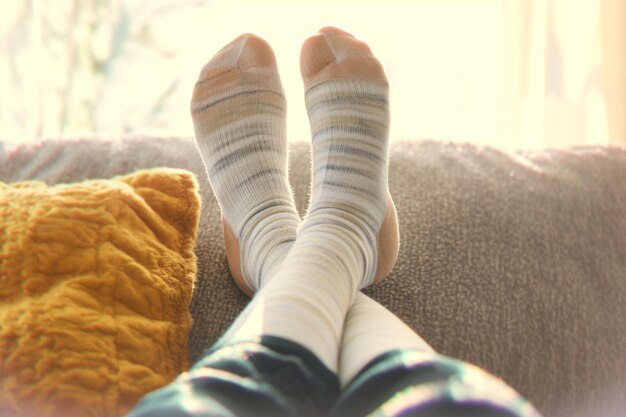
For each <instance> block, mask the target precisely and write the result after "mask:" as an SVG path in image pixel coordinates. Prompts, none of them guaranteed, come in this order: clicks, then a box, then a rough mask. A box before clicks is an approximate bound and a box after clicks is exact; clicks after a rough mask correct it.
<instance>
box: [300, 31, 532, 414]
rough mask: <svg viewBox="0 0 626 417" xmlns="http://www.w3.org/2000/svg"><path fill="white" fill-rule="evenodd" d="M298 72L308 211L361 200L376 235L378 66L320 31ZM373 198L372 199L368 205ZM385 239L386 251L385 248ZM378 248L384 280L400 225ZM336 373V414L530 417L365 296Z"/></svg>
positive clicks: (383, 184) (361, 214) (499, 387)
mask: <svg viewBox="0 0 626 417" xmlns="http://www.w3.org/2000/svg"><path fill="white" fill-rule="evenodd" d="M301 69H302V75H303V78H304V82H305V86H306V89H307V90H306V102H307V110H308V112H309V118H310V119H311V131H312V134H313V151H314V152H313V173H314V176H313V186H314V187H316V186H320V185H321V188H322V189H323V192H322V193H318V194H316V193H315V192H314V193H313V195H312V202H311V209H310V212H311V211H313V212H315V210H317V209H318V207H321V208H322V209H323V208H324V207H325V205H326V203H325V201H323V198H324V197H326V198H331V199H332V200H333V201H340V202H341V207H342V208H343V207H352V204H354V203H353V202H354V201H358V202H359V203H360V205H359V206H358V208H357V210H354V209H351V210H349V212H350V213H351V214H354V215H356V216H357V217H358V221H355V220H354V219H350V222H351V223H354V224H359V221H361V220H363V219H365V220H366V221H365V223H367V219H372V218H374V219H377V220H376V221H374V222H372V223H373V225H374V227H373V229H374V230H378V229H377V228H376V226H375V225H376V224H380V223H377V222H380V221H381V220H380V219H381V213H382V209H381V208H380V206H379V205H380V203H381V202H382V197H381V196H382V195H386V194H387V181H386V177H385V178H384V179H380V178H378V177H377V175H380V174H382V175H385V176H386V173H387V171H386V168H384V169H383V168H378V165H377V164H378V163H380V160H379V158H380V157H384V158H385V159H386V153H382V152H381V149H386V147H387V126H388V116H389V112H388V100H387V91H388V88H387V81H386V78H385V75H384V72H383V69H382V66H381V65H380V63H379V62H378V61H377V60H376V58H374V56H373V55H372V53H371V51H370V50H369V48H368V46H367V45H366V44H364V43H363V42H361V41H358V40H356V39H355V38H354V37H353V36H351V35H350V34H347V33H345V32H342V31H340V30H338V29H334V28H325V29H323V30H322V31H321V32H320V34H318V35H316V36H313V37H311V38H309V39H308V40H307V41H306V42H305V45H304V46H303V49H302V56H301ZM380 166H382V164H380ZM314 191H315V188H314ZM372 195H374V196H376V197H375V198H372V199H371V200H370V196H372ZM319 197H322V198H320V200H321V201H320V200H318V198H319ZM333 208H335V209H336V208H337V206H336V205H335V206H334V207H333ZM387 208H389V206H387ZM389 213H390V210H388V211H387V215H389ZM337 217H338V218H342V217H346V214H345V213H340V214H338V216H337ZM325 221H326V222H327V221H328V220H325ZM394 223H395V212H394ZM370 239H371V237H370ZM385 239H386V241H387V242H390V243H391V245H390V246H391V247H392V248H393V249H392V250H391V251H388V252H385V251H384V250H382V249H383V246H381V245H380V243H381V242H382V241H384V240H385ZM298 240H300V236H298ZM378 243H379V245H378V246H379V250H378V251H377V252H374V254H375V255H378V266H379V268H378V269H379V270H380V265H381V263H383V264H385V267H384V268H383V269H384V270H385V271H386V272H385V274H383V275H386V273H387V272H388V271H389V270H390V269H391V267H392V266H393V263H394V262H395V257H396V256H395V254H396V253H397V252H396V251H397V247H398V246H397V245H398V237H397V229H394V228H392V227H383V228H382V229H381V233H379V236H378ZM296 244H297V242H296ZM389 253H393V256H389V255H388V254H389ZM381 260H382V262H381ZM364 264H367V260H366V259H365V258H364ZM374 265H376V262H374ZM372 275H373V273H372V272H371V271H370V272H369V274H366V276H370V277H371V276H372ZM371 281H373V280H372V279H366V281H365V282H366V283H369V282H371ZM339 376H340V379H341V382H342V385H343V386H344V392H343V393H342V396H341V398H340V400H339V403H338V404H337V405H336V407H335V409H334V411H333V415H335V416H338V417H339V416H342V417H343V416H364V415H366V414H367V415H369V413H371V412H374V411H375V412H376V413H378V414H376V415H382V416H387V415H389V416H401V415H402V416H406V415H416V416H417V415H420V416H447V415H462V416H468V415H476V416H479V415H480V416H504V415H508V416H522V415H524V416H530V415H535V414H534V413H535V412H534V410H533V408H532V406H530V405H529V404H528V403H527V402H526V401H524V400H523V399H522V398H521V397H520V396H519V395H518V394H517V393H516V392H515V391H514V390H512V389H510V388H509V387H507V386H506V385H505V384H504V383H502V382H501V381H499V380H497V379H496V378H494V377H493V376H491V375H489V374H487V373H485V372H483V371H481V370H479V369H478V368H476V367H473V366H471V365H469V364H466V363H463V362H461V361H456V360H454V359H451V358H446V357H444V356H441V355H439V354H437V353H436V352H434V351H433V350H432V348H431V347H430V346H429V345H428V344H427V343H426V342H425V341H424V340H423V339H422V338H421V337H419V336H418V335H417V334H416V333H415V332H413V330H411V329H410V328H409V327H408V326H406V325H405V324H404V323H403V322H402V321H401V320H399V319H398V318H397V317H396V316H395V315H393V314H392V313H391V312H389V311H388V310H387V309H385V308H384V307H383V306H381V305H380V304H378V303H376V302H375V301H373V300H371V299H370V298H368V297H366V296H365V295H363V294H361V293H359V294H358V295H357V296H356V298H355V300H354V302H353V304H352V305H351V307H350V309H349V311H348V313H347V317H346V321H345V324H344V327H343V333H342V341H341V347H340V360H339Z"/></svg>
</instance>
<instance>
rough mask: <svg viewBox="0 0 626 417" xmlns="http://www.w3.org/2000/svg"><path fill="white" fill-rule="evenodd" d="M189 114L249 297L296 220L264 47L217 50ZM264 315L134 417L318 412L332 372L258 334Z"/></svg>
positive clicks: (233, 265)
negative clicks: (257, 325)
mask: <svg viewBox="0 0 626 417" xmlns="http://www.w3.org/2000/svg"><path fill="white" fill-rule="evenodd" d="M191 112H192V118H193V122H194V127H195V130H196V141H197V144H198V148H199V150H200V153H201V156H202V159H203V162H204V164H205V166H206V170H207V173H208V175H209V179H210V181H211V185H212V187H213V190H214V193H215V196H216V197H217V200H218V201H219V204H220V208H221V211H222V217H223V223H224V236H225V243H226V251H227V257H228V262H229V266H230V269H231V272H232V274H233V278H234V279H235V282H236V283H237V285H238V286H239V287H240V288H241V289H242V290H243V291H244V292H246V293H247V294H249V295H252V294H254V292H255V291H257V290H258V289H260V288H261V287H262V286H264V285H265V284H266V283H267V282H268V281H269V277H271V276H272V271H273V270H275V269H276V267H277V266H278V265H279V264H280V263H282V261H283V260H284V258H285V256H286V254H287V252H288V251H289V249H290V248H291V246H292V244H293V241H294V240H295V236H296V232H297V228H298V227H299V225H300V223H301V221H300V217H299V216H298V214H297V212H296V209H295V206H294V203H293V198H292V194H291V189H290V186H289V182H288V179H287V142H286V137H285V100H284V96H283V92H282V86H281V83H280V79H279V75H278V71H277V68H276V62H275V58H274V54H273V52H272V50H271V48H270V47H269V45H268V44H267V43H266V42H265V41H263V40H262V39H260V38H258V37H256V36H254V35H242V36H240V37H239V38H237V39H235V40H234V41H233V42H231V43H230V44H228V45H227V46H225V47H224V48H223V49H222V50H220V51H219V52H218V53H217V54H216V55H215V56H214V57H213V58H212V59H211V61H210V62H209V63H208V64H207V65H206V66H205V67H204V68H203V69H202V71H201V73H200V77H199V80H198V82H197V83H196V86H195V88H194V92H193V98H192V103H191ZM240 249H241V251H240ZM259 297H262V294H261V295H259ZM254 306H256V307H254ZM264 309H265V306H264V303H263V302H258V301H257V302H253V303H251V306H250V307H248V308H247V309H246V310H245V311H244V313H242V314H241V315H240V317H239V318H238V320H237V321H236V323H235V325H234V326H232V327H231V329H230V331H229V332H227V333H226V334H225V335H224V336H223V337H222V338H221V339H220V341H219V342H218V343H216V344H215V345H214V346H213V347H212V348H211V349H209V350H208V351H207V352H206V353H205V354H204V355H203V356H202V357H201V358H200V360H199V361H198V362H197V363H196V364H195V365H194V366H193V367H192V368H191V369H190V370H189V371H188V372H186V373H184V374H182V375H180V376H179V377H178V378H177V379H176V380H175V381H174V382H172V383H171V384H169V385H167V386H165V387H163V388H162V389H160V390H157V391H155V392H153V393H151V394H149V395H147V396H146V397H144V399H143V400H142V401H141V402H140V403H139V404H138V405H137V406H136V407H135V409H134V410H132V412H131V414H130V416H132V417H138V416H164V417H165V416H167V417H175V416H276V417H280V416H317V415H321V414H323V413H324V412H325V411H326V410H328V409H329V408H330V406H331V405H332V403H333V401H334V400H335V398H336V397H337V395H338V391H339V383H338V380H337V376H336V374H335V372H333V371H331V370H329V369H328V367H327V366H325V365H324V364H323V363H322V362H321V361H320V359H319V358H318V357H316V356H315V355H314V354H313V353H311V351H310V350H309V349H308V348H306V347H304V346H302V345H300V344H298V343H294V342H292V341H291V340H287V339H284V338H279V337H272V336H271V335H269V334H267V333H266V332H264V330H263V321H264V317H263V315H264ZM248 318H249V319H250V323H254V324H257V323H259V327H258V328H257V331H252V332H248V333H243V332H237V328H238V327H239V326H240V325H242V324H243V323H246V322H247V320H248ZM250 323H249V324H250ZM248 328H249V326H248ZM235 333H236V334H235Z"/></svg>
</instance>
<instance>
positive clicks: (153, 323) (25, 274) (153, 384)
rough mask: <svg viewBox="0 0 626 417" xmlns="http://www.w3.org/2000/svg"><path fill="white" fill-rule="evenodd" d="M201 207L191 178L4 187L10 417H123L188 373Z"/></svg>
mask: <svg viewBox="0 0 626 417" xmlns="http://www.w3.org/2000/svg"><path fill="white" fill-rule="evenodd" d="M199 209H200V201H199V198H198V193H197V183H196V181H195V177H194V176H193V175H192V174H191V173H189V172H187V171H182V170H172V169H154V170H147V171H139V172H137V173H134V174H131V175H128V176H124V177H116V178H113V179H111V180H94V181H85V182H81V183H76V184H62V185H57V186H50V187H49V186H47V185H45V184H43V183H41V182H23V183H15V184H12V185H7V184H4V183H0V415H1V416H3V417H12V416H20V417H25V416H38V417H44V416H63V417H69V416H72V417H73V416H107V417H108V416H119V415H122V414H124V413H125V412H126V411H128V409H129V408H131V407H132V406H133V405H134V403H135V402H136V401H137V400H138V399H139V398H140V397H141V396H142V395H143V394H145V393H146V392H148V391H151V390H153V389H155V388H157V387H160V386H162V385H164V384H166V383H168V382H169V381H170V380H172V379H173V378H174V377H175V376H176V375H177V374H178V373H179V372H181V371H183V370H185V369H186V368H187V367H188V355H187V341H188V333H189V330H190V326H191V317H190V315H189V303H190V300H191V294H192V289H193V281H194V277H195V273H196V258H195V255H194V244H195V237H196V230H197V225H198V216H199Z"/></svg>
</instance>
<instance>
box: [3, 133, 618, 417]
mask: <svg viewBox="0 0 626 417" xmlns="http://www.w3.org/2000/svg"><path fill="white" fill-rule="evenodd" d="M390 158H391V165H390V174H389V179H390V188H391V192H392V195H393V196H394V199H395V202H396V205H397V210H398V216H399V221H400V233H401V251H400V258H399V260H398V263H397V264H396V267H395V269H394V271H393V273H392V274H391V276H390V277H389V278H388V279H387V280H386V281H384V282H383V283H381V284H379V285H377V286H375V287H373V288H370V289H368V290H366V292H367V293H368V294H369V295H371V296H372V297H373V298H375V299H376V300H378V301H379V302H381V303H382V304H383V305H385V306H386V307H387V308H389V309H390V310H391V311H393V312H394V313H396V314H397V315H398V316H400V317H401V318H402V319H403V320H404V321H405V322H407V323H408V324H409V325H410V326H411V327H412V328H414V329H415V330H416V331H418V332H419V333H420V334H421V335H422V336H423V337H424V338H425V339H426V340H427V341H429V342H430V343H431V344H432V345H433V347H435V348H436V349H437V350H439V351H441V352H442V353H445V354H448V355H451V356H454V357H457V358H461V359H464V360H468V361H470V362H473V363H475V364H477V365H480V366H482V367H484V368H486V369H488V370H489V371H491V372H492V373H494V374H496V375H498V376H500V377H502V378H504V379H505V380H506V381H507V382H508V383H509V384H511V385H512V386H513V387H515V388H516V389H517V390H519V391H520V392H521V393H522V394H523V395H524V396H526V397H527V398H528V399H530V400H531V401H533V402H534V403H535V405H536V406H537V407H538V408H539V409H540V410H541V411H542V412H543V413H544V414H545V415H546V416H557V417H560V416H618V415H619V416H623V415H626V411H624V410H626V326H625V324H626V152H625V150H624V149H620V148H589V149H578V150H563V151H545V152H538V153H534V154H525V155H523V154H519V153H518V154H512V153H511V154H509V153H503V152H500V151H498V150H495V149H491V148H479V147H474V146H470V145H453V144H446V143H438V142H432V141H426V142H414V143H398V144H394V145H392V147H391V156H390ZM308 165H309V155H308V145H307V144H305V143H299V144H295V145H293V146H292V159H291V166H292V169H291V172H290V176H291V180H292V185H293V188H294V192H295V194H296V198H297V203H298V209H299V210H300V212H301V213H304V211H305V209H306V203H307V201H306V199H307V195H308V192H309V167H308ZM156 166H169V167H177V168H186V169H189V170H191V171H193V172H195V173H196V174H197V175H198V178H199V181H200V185H201V194H202V199H203V208H202V220H201V225H200V230H199V235H198V243H197V254H198V257H199V261H198V263H199V270H198V277H197V282H196V288H195V294H194V299H193V304H192V314H193V316H194V319H195V324H194V328H193V331H192V335H191V340H190V352H191V355H192V359H195V358H196V357H197V356H198V355H199V354H200V353H201V352H202V351H203V350H204V349H205V348H206V347H208V346H209V345H211V343H212V342H213V341H215V340H216V338H217V337H218V336H219V335H220V333H222V332H223V331H224V330H225V329H226V327H227V326H228V325H229V323H230V322H231V321H232V320H233V319H234V318H235V317H236V316H237V314H238V313H239V312H240V311H241V309H242V308H243V307H244V306H245V304H246V302H247V299H246V297H245V296H244V295H243V294H242V293H241V292H239V291H238V289H237V288H236V287H235V286H234V284H233V283H232V282H231V280H230V278H229V273H228V268H227V264H226V258H225V254H224V250H223V238H222V231H221V222H220V217H219V207H218V205H217V203H216V201H215V199H214V197H213V194H212V191H211V188H210V185H209V184H208V182H207V180H206V178H205V175H204V168H203V166H202V161H201V160H200V157H199V154H198V152H197V150H196V147H195V145H194V143H193V141H192V140H190V139H177V138H159V139H155V138H143V139H142V138H136V139H132V140H131V139H127V140H124V141H102V140H75V141H50V142H45V143H43V144H41V145H39V146H35V145H27V146H22V147H19V148H17V149H15V150H12V151H8V150H2V148H0V180H1V181H4V182H13V181H19V180H27V179H39V180H43V181H46V182H48V183H51V184H54V183H59V182H71V181H77V180H81V179H87V178H106V177H111V176H113V175H118V174H125V173H128V172H131V171H133V170H136V169H140V168H148V167H156ZM0 325H1V323H0Z"/></svg>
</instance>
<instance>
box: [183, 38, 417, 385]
mask: <svg viewBox="0 0 626 417" xmlns="http://www.w3.org/2000/svg"><path fill="white" fill-rule="evenodd" d="M300 66H301V72H302V76H303V81H304V86H305V100H306V107H307V112H308V115H309V120H310V124H311V135H312V186H311V201H310V204H309V208H308V211H307V214H306V216H305V218H304V220H303V221H302V222H301V221H300V218H299V216H298V213H297V211H296V209H295V204H294V201H293V196H292V192H291V188H290V186H289V182H288V178H287V141H286V132H285V130H286V129H285V113H286V103H285V98H284V94H283V90H282V86H281V82H280V78H279V75H278V71H277V68H276V60H275V57H274V54H273V52H272V50H271V48H270V46H269V45H268V44H267V43H266V42H265V41H264V40H262V39H260V38H258V37H256V36H254V35H250V34H247V35H242V36H240V37H239V38H237V39H235V40H234V41H233V42H231V43H230V44H228V45H227V46H225V47H224V48H223V49H222V50H220V51H219V52H218V53H217V54H216V55H215V56H214V57H213V58H212V59H211V61H210V62H209V63H208V64H207V65H206V66H205V67H204V68H203V69H202V71H201V73H200V77H199V80H198V82H197V83H196V86H195V88H194V93H193V98H192V104H191V112H192V118H193V122H194V127H195V133H196V140H197V144H198V148H199V149H200V152H201V155H202V159H203V161H204V163H205V166H206V170H207V173H208V175H209V179H210V182H211V185H212V187H213V190H214V193H215V195H216V197H217V199H218V201H219V203H220V208H221V211H222V217H223V221H224V231H225V240H226V245H227V255H228V260H229V265H230V267H231V271H232V273H233V277H234V279H235V282H236V283H237V285H238V286H239V287H240V288H241V289H242V290H243V291H244V292H246V293H247V294H249V295H253V294H254V298H253V300H252V302H251V303H250V305H249V306H248V307H247V308H246V310H245V311H244V313H242V315H241V316H240V317H239V318H238V319H237V320H236V322H235V323H234V324H233V326H232V327H231V328H230V329H229V331H228V332H227V334H226V335H225V338H250V337H256V336H261V335H271V336H278V337H283V338H286V339H289V340H292V341H294V342H297V343H299V344H301V345H303V346H305V347H306V348H308V349H309V350H311V351H312V352H313V353H314V354H315V355H316V356H317V357H318V358H320V360H321V361H322V362H323V363H324V364H325V365H326V366H327V367H328V368H329V369H330V370H332V371H334V372H338V371H339V369H340V367H344V365H343V363H344V362H345V360H343V359H341V358H340V356H339V353H340V351H342V349H341V345H342V343H343V341H342V338H345V337H346V336H347V337H348V342H347V343H348V344H350V345H353V346H355V343H356V342H355V340H360V339H361V338H362V337H363V334H366V336H367V337H376V336H374V335H373V333H372V334H371V335H370V334H369V333H368V332H367V331H365V332H364V331H363V329H365V328H366V327H367V326H359V325H356V326H351V329H352V330H349V331H347V332H346V333H345V334H344V323H346V317H348V321H347V322H348V324H349V322H350V320H349V318H350V317H351V316H352V317H359V318H358V320H356V322H360V321H362V322H363V323H366V322H367V321H368V320H372V318H374V317H376V314H377V313H381V311H380V310H379V309H377V307H376V308H374V307H373V306H374V304H376V303H375V302H374V301H372V300H370V299H368V298H363V297H365V296H362V295H359V297H357V300H358V301H359V303H357V304H355V306H356V305H358V306H360V307H359V308H358V309H357V310H354V312H355V313H354V314H351V315H350V314H348V312H349V310H350V307H351V306H352V305H353V303H354V302H355V297H356V295H357V293H358V291H359V289H361V288H363V287H365V286H367V285H369V284H372V283H374V282H376V281H378V280H380V279H382V278H383V277H384V276H386V275H387V274H388V273H389V272H390V270H391V268H392V266H393V263H394V262H395V259H396V256H397V249H398V232H397V221H396V217H395V208H394V207H393V202H392V201H391V198H390V196H389V192H388V188H387V149H388V126H389V107H388V83H387V79H386V77H385V74H384V71H383V69H382V66H381V65H380V63H379V62H378V60H376V58H375V57H374V56H373V54H372V52H371V51H370V49H369V47H368V46H367V45H366V44H365V43H363V42H361V41H359V40H357V39H355V38H354V37H353V36H351V35H349V34H347V33H345V32H342V31H340V30H338V29H335V28H324V29H322V30H321V31H320V32H319V33H318V34H316V35H314V36H312V37H311V38H309V39H307V40H306V42H305V43H304V45H303V47H302V53H301V61H300ZM372 303H373V304H372ZM366 305H369V306H370V307H371V308H364V307H363V306H366ZM380 308H382V307H380ZM383 310H384V308H383ZM364 311H372V313H368V314H364V313H363V312H364ZM385 311H386V310H385ZM357 313H358V314H357ZM387 313H389V312H387ZM389 314H390V315H391V316H392V317H393V319H392V320H395V321H399V320H398V319H397V318H395V316H393V315H392V314H391V313H389ZM379 315H380V314H379ZM382 315H383V316H385V314H382ZM353 321H354V320H353ZM400 324H401V325H402V326H404V328H405V329H404V330H406V332H407V333H406V336H408V335H409V334H410V337H409V339H410V340H411V342H410V343H409V344H411V347H412V344H414V343H415V340H416V338H417V340H419V341H420V345H422V346H423V342H421V339H419V337H417V335H415V334H414V333H413V332H412V331H411V330H410V329H408V327H406V326H405V325H404V324H403V323H401V322H400ZM381 327H383V328H386V327H387V326H386V325H382V326H381ZM400 327H401V326H400ZM355 329H361V330H357V331H354V330H355ZM355 334H359V335H360V336H355ZM358 343H361V342H358ZM358 343H357V344H358ZM390 344H393V345H395V344H397V341H393V342H391V343H388V344H383V345H385V346H387V345H390ZM400 344H402V343H400ZM374 345H376V344H374ZM365 350H367V349H365ZM370 350H371V349H370ZM374 350H377V351H378V350H379V349H377V348H376V349H374ZM377 353H382V352H377ZM372 354H373V353H367V354H364V355H357V356H359V357H360V358H359V359H358V361H356V362H354V363H350V364H349V366H347V369H349V370H350V371H349V372H348V371H346V372H344V373H343V374H344V375H348V374H354V373H356V371H358V368H359V364H360V363H361V362H363V361H365V362H367V361H369V360H370V359H372V358H373V357H370V356H371V355H372ZM350 356H352V355H350ZM361 356H363V357H362V358H361ZM340 362H341V364H340ZM349 362H350V361H349ZM364 364H365V363H363V364H362V365H364ZM340 374H341V372H340ZM342 379H344V378H343V376H342Z"/></svg>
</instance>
